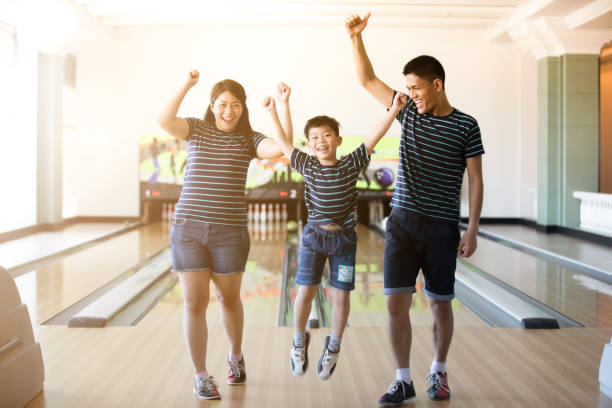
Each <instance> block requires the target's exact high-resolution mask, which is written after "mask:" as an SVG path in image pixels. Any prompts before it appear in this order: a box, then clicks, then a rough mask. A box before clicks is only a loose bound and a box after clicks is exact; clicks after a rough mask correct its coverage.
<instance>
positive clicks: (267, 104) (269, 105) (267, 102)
mask: <svg viewBox="0 0 612 408" xmlns="http://www.w3.org/2000/svg"><path fill="white" fill-rule="evenodd" d="M262 106H263V108H264V109H265V110H266V111H268V112H270V113H272V112H274V110H275V109H276V104H275V102H274V98H272V97H271V96H266V97H265V98H264V100H263V103H262Z"/></svg>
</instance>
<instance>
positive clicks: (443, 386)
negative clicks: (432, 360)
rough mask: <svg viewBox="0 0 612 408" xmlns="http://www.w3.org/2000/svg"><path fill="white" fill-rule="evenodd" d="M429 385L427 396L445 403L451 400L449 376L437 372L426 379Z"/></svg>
mask: <svg viewBox="0 0 612 408" xmlns="http://www.w3.org/2000/svg"><path fill="white" fill-rule="evenodd" d="M425 383H426V384H427V396H428V397H429V399H432V400H435V401H443V400H447V399H449V398H450V388H449V387H448V374H447V373H442V372H439V371H438V372H437V373H430V374H429V375H428V376H427V378H425Z"/></svg>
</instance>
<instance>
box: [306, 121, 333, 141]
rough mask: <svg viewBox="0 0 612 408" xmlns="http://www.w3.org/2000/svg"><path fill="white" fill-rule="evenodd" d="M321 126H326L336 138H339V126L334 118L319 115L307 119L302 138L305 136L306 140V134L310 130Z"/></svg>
mask: <svg viewBox="0 0 612 408" xmlns="http://www.w3.org/2000/svg"><path fill="white" fill-rule="evenodd" d="M321 126H328V127H329V128H330V129H331V130H333V131H334V133H335V134H336V136H340V124H339V123H338V121H337V120H336V119H334V118H330V117H329V116H325V115H321V116H315V117H314V118H310V119H308V122H306V126H304V136H306V139H308V132H309V131H310V128H313V127H321Z"/></svg>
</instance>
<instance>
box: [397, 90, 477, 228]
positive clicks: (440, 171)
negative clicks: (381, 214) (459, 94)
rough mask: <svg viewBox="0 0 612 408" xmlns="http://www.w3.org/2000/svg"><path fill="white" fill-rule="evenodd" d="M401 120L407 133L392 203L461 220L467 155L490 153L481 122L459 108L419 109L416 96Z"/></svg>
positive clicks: (430, 215) (403, 142)
mask: <svg viewBox="0 0 612 408" xmlns="http://www.w3.org/2000/svg"><path fill="white" fill-rule="evenodd" d="M394 96H395V95H394ZM396 119H397V120H398V121H399V122H400V123H401V125H402V135H401V140H400V148H399V164H398V175H397V181H396V183H395V191H394V193H393V198H392V200H391V206H392V207H394V208H400V209H404V210H409V211H414V212H418V213H420V214H424V215H426V216H429V217H432V218H437V219H441V220H446V221H453V222H457V221H458V220H459V203H460V199H461V198H460V193H461V183H462V181H463V173H464V171H465V168H466V159H468V158H470V157H475V156H479V155H482V154H484V148H483V146H482V140H481V137H480V128H479V127H478V122H477V121H476V119H474V118H473V117H472V116H470V115H467V114H465V113H463V112H461V111H460V110H458V109H454V110H453V112H452V113H450V114H449V115H448V116H433V115H430V114H427V113H425V114H419V113H418V111H417V107H416V105H415V103H414V102H413V101H412V100H411V99H408V103H407V104H406V106H405V107H404V109H402V111H401V112H400V113H399V114H398V115H397V117H396Z"/></svg>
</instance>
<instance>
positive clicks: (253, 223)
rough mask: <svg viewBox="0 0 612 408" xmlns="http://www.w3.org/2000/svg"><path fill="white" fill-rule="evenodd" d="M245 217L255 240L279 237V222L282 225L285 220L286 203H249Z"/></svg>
mask: <svg viewBox="0 0 612 408" xmlns="http://www.w3.org/2000/svg"><path fill="white" fill-rule="evenodd" d="M247 217H248V219H249V230H250V231H251V232H252V235H253V239H254V240H255V241H266V240H272V239H279V238H280V235H281V234H280V232H281V223H282V224H283V225H284V224H285V223H286V222H287V204H286V203H283V204H282V206H281V205H280V204H279V203H276V204H272V203H269V204H265V203H263V204H259V203H255V204H253V203H250V204H249V205H248V210H247Z"/></svg>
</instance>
